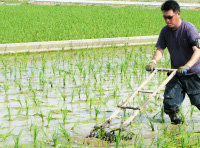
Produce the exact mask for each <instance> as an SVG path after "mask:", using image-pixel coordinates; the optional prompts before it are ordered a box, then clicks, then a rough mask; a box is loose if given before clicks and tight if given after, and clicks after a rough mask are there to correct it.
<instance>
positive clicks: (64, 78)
mask: <svg viewBox="0 0 200 148" xmlns="http://www.w3.org/2000/svg"><path fill="white" fill-rule="evenodd" d="M65 85H66V73H65V72H64V75H63V87H65Z"/></svg>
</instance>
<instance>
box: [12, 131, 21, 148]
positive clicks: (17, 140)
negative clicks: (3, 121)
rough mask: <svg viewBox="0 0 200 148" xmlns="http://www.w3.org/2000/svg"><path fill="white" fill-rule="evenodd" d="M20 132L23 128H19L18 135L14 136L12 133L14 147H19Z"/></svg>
mask: <svg viewBox="0 0 200 148" xmlns="http://www.w3.org/2000/svg"><path fill="white" fill-rule="evenodd" d="M22 132H23V129H21V130H20V132H19V134H18V135H16V136H14V135H13V139H14V141H15V148H20V137H21V134H22Z"/></svg>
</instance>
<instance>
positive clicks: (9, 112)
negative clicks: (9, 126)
mask: <svg viewBox="0 0 200 148" xmlns="http://www.w3.org/2000/svg"><path fill="white" fill-rule="evenodd" d="M7 110H8V120H9V121H11V111H10V106H7Z"/></svg>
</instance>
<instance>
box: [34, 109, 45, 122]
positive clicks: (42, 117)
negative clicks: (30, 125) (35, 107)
mask: <svg viewBox="0 0 200 148" xmlns="http://www.w3.org/2000/svg"><path fill="white" fill-rule="evenodd" d="M34 116H39V117H40V118H41V119H42V123H44V117H45V116H44V114H43V113H42V111H40V112H39V113H36V114H34Z"/></svg>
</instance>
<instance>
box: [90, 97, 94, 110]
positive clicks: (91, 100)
mask: <svg viewBox="0 0 200 148" xmlns="http://www.w3.org/2000/svg"><path fill="white" fill-rule="evenodd" d="M92 102H93V99H92V97H90V110H91V109H92Z"/></svg>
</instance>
